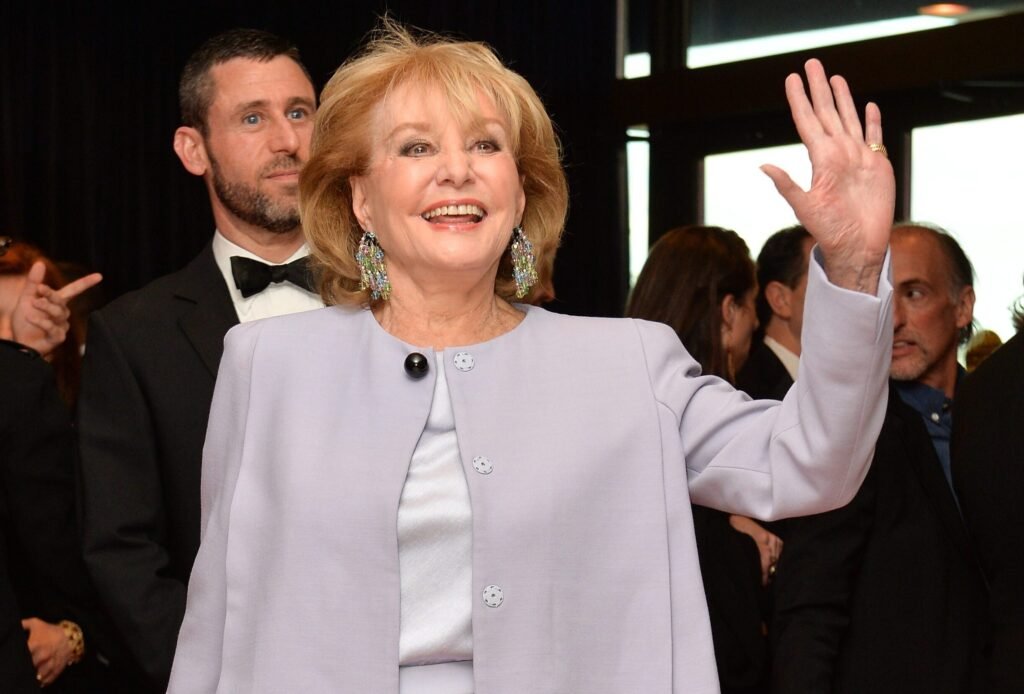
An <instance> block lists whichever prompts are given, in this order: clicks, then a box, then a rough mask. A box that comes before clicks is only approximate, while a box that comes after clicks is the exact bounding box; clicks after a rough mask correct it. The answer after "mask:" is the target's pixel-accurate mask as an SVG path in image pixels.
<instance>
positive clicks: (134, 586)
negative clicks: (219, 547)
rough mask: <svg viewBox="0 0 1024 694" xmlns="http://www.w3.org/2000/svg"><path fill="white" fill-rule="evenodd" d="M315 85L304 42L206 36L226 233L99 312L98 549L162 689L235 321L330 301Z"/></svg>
mask: <svg viewBox="0 0 1024 694" xmlns="http://www.w3.org/2000/svg"><path fill="white" fill-rule="evenodd" d="M315 98H316V97H315V94H314V91H313V85H312V83H311V81H310V79H309V75H308V73H307V72H306V69H305V68H304V67H303V65H302V63H301V62H300V61H299V55H298V51H297V50H296V49H295V48H294V47H293V46H291V45H290V44H288V43H287V42H285V41H283V40H281V39H280V38H278V37H276V36H273V35H272V34H268V33H266V32H261V31H254V30H233V31H229V32H226V33H224V34H221V35H219V36H216V37H214V38H212V39H210V40H209V41H207V42H206V43H205V44H203V45H202V46H201V47H200V48H199V49H198V50H197V51H196V52H195V53H194V54H193V55H192V56H191V57H190V59H189V61H188V63H187V64H186V66H185V69H184V71H183V74H182V78H181V83H180V88H179V100H180V106H181V116H182V122H183V125H182V126H181V127H180V128H178V130H177V131H176V132H175V135H174V151H175V152H176V153H177V155H178V157H179V158H180V159H181V162H182V164H183V165H184V167H185V169H186V170H188V171H189V172H190V173H192V174H194V175H196V176H201V177H202V178H203V181H204V182H205V184H206V188H207V191H208V193H209V196H210V204H211V206H212V208H213V217H214V220H215V222H216V225H217V228H216V230H215V232H214V234H213V240H212V242H211V243H210V244H209V245H207V246H206V247H205V248H204V249H203V250H202V251H201V252H200V254H199V255H198V256H197V257H196V258H195V259H194V260H192V261H191V262H190V263H189V264H188V265H187V266H186V267H185V268H184V269H182V270H180V271H179V272H176V273H174V274H171V275H168V276H166V277H162V278H160V279H158V280H156V281H154V282H153V283H151V284H149V285H148V286H146V287H144V288H143V289H141V290H138V291H135V292H131V293H129V294H127V295H125V296H122V297H121V298H119V299H118V300H116V301H114V302H113V303H111V304H110V305H109V306H107V307H106V308H104V309H103V310H101V311H98V312H96V313H94V314H93V316H92V320H91V324H90V330H89V337H88V346H87V350H86V357H85V363H84V367H83V377H82V391H81V396H80V400H79V413H78V414H79V427H80V433H81V444H80V445H81V454H82V455H81V457H82V471H81V482H82V500H83V522H84V541H85V558H86V563H87V565H88V567H89V570H90V573H91V574H92V576H93V579H94V581H95V583H96V585H97V588H98V590H99V592H100V593H101V595H102V597H103V600H104V603H105V606H106V608H107V610H108V611H109V613H110V616H111V618H112V620H113V622H114V623H115V625H116V627H117V629H118V631H119V632H120V636H121V637H122V639H123V640H124V642H125V644H126V645H127V647H128V648H129V649H130V651H131V652H132V655H133V659H134V662H133V663H126V664H124V672H125V673H126V676H130V677H131V678H132V679H133V680H134V685H133V686H134V689H135V690H136V691H140V692H145V691H154V692H156V691H159V692H162V691H164V690H165V689H166V686H167V680H168V677H169V674H170V669H171V662H172V660H173V656H174V648H175V644H176V639H177V634H178V628H179V626H180V624H181V620H182V617H183V615H184V610H185V590H186V586H187V583H188V578H189V572H190V570H191V568H192V562H193V560H194V558H195V554H196V550H197V548H198V545H199V479H200V468H201V459H202V446H203V439H204V436H205V432H206V421H207V416H208V414H209V408H210V401H211V398H212V395H213V385H214V378H215V376H216V373H217V368H218V363H219V361H220V357H221V350H222V340H223V338H224V334H225V333H226V332H227V330H228V329H229V328H230V327H231V326H233V325H235V324H236V323H238V322H239V321H248V320H254V319H257V318H263V317H267V316H273V315H279V314H283V313H290V312H294V311H301V310H308V309H312V308H317V307H320V306H322V305H323V304H322V302H321V301H320V299H319V297H318V296H317V295H316V294H314V293H312V292H311V291H310V288H309V286H308V275H307V274H306V271H305V264H304V257H305V256H306V254H307V252H308V251H307V248H306V245H305V241H304V239H303V234H302V228H301V226H300V223H299V214H298V206H297V205H298V173H299V169H300V167H301V166H302V165H303V163H304V162H305V160H306V158H307V156H308V153H309V142H310V136H311V132H312V119H313V114H314V111H315Z"/></svg>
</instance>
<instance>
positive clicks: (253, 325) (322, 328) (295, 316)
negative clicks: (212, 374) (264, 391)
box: [226, 306, 369, 343]
mask: <svg viewBox="0 0 1024 694" xmlns="http://www.w3.org/2000/svg"><path fill="white" fill-rule="evenodd" d="M368 315H369V311H367V310H366V309H364V308H358V307H346V306H328V307H326V308H318V309H313V310H311V311H299V312H298V313H288V314H285V315H282V316H274V317H272V318H261V319H260V320H254V321H248V322H246V323H239V324H238V325H236V326H234V327H232V328H231V329H230V330H229V331H228V333H227V338H226V339H227V340H231V341H235V342H239V341H252V340H255V339H257V336H259V339H260V340H267V341H272V342H275V343H281V342H283V343H288V342H308V341H316V340H320V339H323V338H327V337H333V336H337V335H339V333H340V334H346V333H352V332H355V331H358V330H363V329H365V326H366V318H367V317H368Z"/></svg>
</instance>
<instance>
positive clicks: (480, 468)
mask: <svg viewBox="0 0 1024 694" xmlns="http://www.w3.org/2000/svg"><path fill="white" fill-rule="evenodd" d="M473 469H474V470H476V471H477V472H479V473H480V474H481V475H489V474H491V473H492V472H494V465H492V464H491V461H490V460H488V459H487V458H485V457H484V456H482V455H478V456H477V457H475V458H473Z"/></svg>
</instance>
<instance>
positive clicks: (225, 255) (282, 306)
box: [213, 231, 324, 323]
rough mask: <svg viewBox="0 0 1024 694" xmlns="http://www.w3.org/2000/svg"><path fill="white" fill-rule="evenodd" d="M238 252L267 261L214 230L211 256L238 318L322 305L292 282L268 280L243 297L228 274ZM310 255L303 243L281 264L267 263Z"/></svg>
mask: <svg viewBox="0 0 1024 694" xmlns="http://www.w3.org/2000/svg"><path fill="white" fill-rule="evenodd" d="M233 255H240V256H242V257H243V258H250V259H252V260H258V261H260V262H261V263H266V262H267V261H266V260H265V259H264V258H261V257H259V256H258V255H256V254H255V253H251V252H249V251H247V250H245V249H244V248H242V247H241V246H239V245H237V244H235V243H232V242H231V241H228V239H227V238H226V237H225V236H224V235H223V234H222V233H220V231H215V232H214V233H213V258H214V260H216V261H217V267H218V268H219V269H220V274H222V275H223V276H224V281H225V282H226V283H227V285H228V292H230V294H231V303H233V304H234V305H235V313H237V314H238V320H239V322H242V323H248V322H249V321H252V320H258V319H260V318H270V317H271V316H283V315H285V314H287V313H298V312H299V311H311V310H313V309H315V308H323V307H324V302H323V300H322V299H321V298H320V297H319V295H317V294H314V293H312V292H307V291H306V290H305V289H303V288H302V287H298V286H296V285H294V284H292V283H291V282H271V283H270V286H268V287H267V288H266V289H264V290H263V291H262V292H260V293H258V294H253V295H252V296H250V297H244V296H242V292H241V291H239V289H238V287H236V286H235V278H234V276H232V274H231V256H233ZM307 255H309V246H307V245H306V244H305V243H303V244H302V246H300V247H299V249H298V250H296V251H295V252H294V253H293V254H292V255H291V257H290V258H288V259H287V260H285V261H284V263H267V264H268V265H284V264H285V263H290V262H292V261H293V260H298V259H299V258H304V257H306V256H307Z"/></svg>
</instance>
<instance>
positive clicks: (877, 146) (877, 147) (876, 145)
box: [868, 142, 889, 159]
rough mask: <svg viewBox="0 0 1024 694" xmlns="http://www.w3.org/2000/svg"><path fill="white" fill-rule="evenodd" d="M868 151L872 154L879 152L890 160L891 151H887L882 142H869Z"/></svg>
mask: <svg viewBox="0 0 1024 694" xmlns="http://www.w3.org/2000/svg"><path fill="white" fill-rule="evenodd" d="M868 149H870V150H871V151H872V152H878V153H879V154H881V155H882V156H883V157H885V158H886V159H888V158H889V150H887V149H886V148H885V145H883V144H882V143H881V142H869V143H868Z"/></svg>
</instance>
